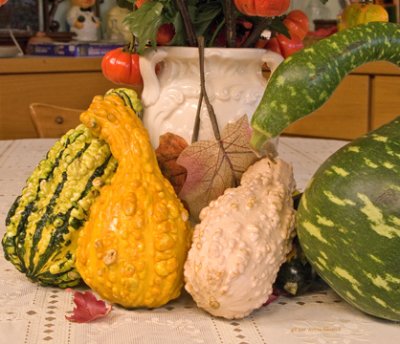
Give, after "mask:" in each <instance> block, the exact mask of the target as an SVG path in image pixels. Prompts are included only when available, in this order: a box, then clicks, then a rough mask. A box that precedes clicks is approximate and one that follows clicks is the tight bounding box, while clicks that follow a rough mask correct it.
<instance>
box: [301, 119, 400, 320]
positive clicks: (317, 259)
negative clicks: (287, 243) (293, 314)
mask: <svg viewBox="0 0 400 344" xmlns="http://www.w3.org/2000/svg"><path fill="white" fill-rule="evenodd" d="M297 233H298V236H299V241H300V243H301V245H302V247H303V250H304V252H305V254H306V257H307V258H308V260H309V261H310V262H311V263H312V264H313V266H314V267H315V269H316V271H317V272H318V274H319V275H320V276H321V277H322V278H323V279H324V280H325V281H326V282H327V283H328V284H329V285H330V286H331V287H332V288H333V289H334V290H335V291H336V292H337V293H338V294H339V295H340V296H341V297H342V298H344V299H345V300H346V301H348V302H349V303H350V304H352V305H354V306H355V307H357V308H359V309H361V310H362V311H364V312H366V313H369V314H371V315H374V316H377V317H381V318H385V319H389V320H394V321H400V117H399V118H397V119H396V120H394V121H392V122H390V123H389V124H387V125H385V126H383V127H381V128H379V129H377V130H375V131H373V132H371V133H369V134H367V135H365V136H363V137H361V138H359V139H357V140H354V141H353V142H351V143H350V144H348V145H347V146H345V147H343V148H342V149H340V150H339V151H337V152H336V153H335V154H333V155H332V156H331V157H330V158H329V159H328V160H327V161H325V162H324V164H323V165H322V166H321V167H320V168H319V169H318V171H317V172H316V173H315V175H314V176H313V178H312V180H311V182H310V184H309V185H308V186H307V188H306V190H305V191H304V194H303V196H302V198H301V201H300V205H299V208H298V211H297Z"/></svg>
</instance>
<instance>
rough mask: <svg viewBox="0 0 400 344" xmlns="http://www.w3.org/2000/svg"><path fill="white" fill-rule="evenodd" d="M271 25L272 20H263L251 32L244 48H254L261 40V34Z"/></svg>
mask: <svg viewBox="0 0 400 344" xmlns="http://www.w3.org/2000/svg"><path fill="white" fill-rule="evenodd" d="M270 24H271V19H269V18H261V19H260V20H259V21H258V22H257V23H256V25H255V26H254V27H253V30H251V33H250V35H249V37H247V39H246V41H245V42H244V43H243V45H242V47H243V48H249V47H253V46H254V44H255V43H256V42H257V40H258V39H259V38H260V36H261V33H262V32H263V31H264V30H265V29H266V28H267V27H268V26H269V25H270Z"/></svg>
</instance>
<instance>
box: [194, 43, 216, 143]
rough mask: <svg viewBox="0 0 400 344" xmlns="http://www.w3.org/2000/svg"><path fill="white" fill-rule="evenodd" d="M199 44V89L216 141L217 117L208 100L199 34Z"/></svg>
mask: <svg viewBox="0 0 400 344" xmlns="http://www.w3.org/2000/svg"><path fill="white" fill-rule="evenodd" d="M197 42H198V44H199V64H200V89H201V93H202V94H203V97H204V101H205V103H206V106H207V111H208V115H209V116H210V121H211V125H212V128H213V132H214V137H215V139H216V140H217V141H220V140H221V134H220V132H219V128H218V122H217V117H216V116H215V112H214V108H213V106H212V104H211V102H210V99H209V98H208V95H207V90H206V81H205V72H204V37H203V36H200V37H199V38H198V39H197Z"/></svg>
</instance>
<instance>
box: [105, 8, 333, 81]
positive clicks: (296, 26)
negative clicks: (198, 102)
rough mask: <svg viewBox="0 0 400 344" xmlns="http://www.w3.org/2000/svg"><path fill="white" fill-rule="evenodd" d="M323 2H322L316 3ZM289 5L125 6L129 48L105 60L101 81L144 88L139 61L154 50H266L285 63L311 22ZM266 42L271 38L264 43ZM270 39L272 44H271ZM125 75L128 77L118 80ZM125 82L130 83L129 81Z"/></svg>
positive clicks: (300, 44) (119, 50)
mask: <svg viewBox="0 0 400 344" xmlns="http://www.w3.org/2000/svg"><path fill="white" fill-rule="evenodd" d="M316 1H322V2H326V1H324V0H316ZM290 3H291V2H290V0H285V1H281V0H267V1H265V0H263V1H261V0H252V1H248V0H235V1H231V0H206V1H199V0H197V1H196V0H190V1H182V0H178V1H175V0H159V1H153V0H140V1H138V0H136V1H135V0H124V3H123V2H122V1H120V2H119V4H120V5H121V6H124V7H128V8H130V9H131V10H132V11H131V13H130V14H128V15H127V17H126V18H125V21H124V22H125V23H126V25H127V26H128V27H129V29H130V31H131V33H132V40H131V42H130V44H129V45H128V46H127V47H125V48H123V49H122V50H121V49H117V50H116V51H111V52H109V53H108V54H106V55H105V57H104V59H103V63H102V69H103V73H104V75H105V77H106V78H107V79H109V80H111V81H113V82H114V83H116V84H125V85H130V86H133V87H140V86H141V85H142V83H141V78H140V68H139V62H138V59H139V56H140V55H142V54H143V53H144V51H145V50H146V49H148V48H156V47H157V46H164V45H169V46H197V37H199V36H203V37H204V39H205V46H206V47H235V48H250V47H258V48H267V49H271V50H273V51H276V52H278V53H279V54H281V55H282V56H284V57H287V56H289V55H291V54H293V53H294V52H295V51H298V50H300V49H302V48H303V47H304V45H303V40H304V37H305V35H306V34H307V32H308V30H309V20H308V17H307V16H306V14H305V13H304V12H302V11H300V10H293V11H289V12H288V9H289V6H290ZM263 32H264V36H265V35H267V36H271V37H268V39H266V38H262V37H264V36H263V35H262V33H263ZM269 38H271V39H269ZM123 68H124V69H125V74H126V77H122V76H121V72H122V69H123ZM128 76H129V77H128Z"/></svg>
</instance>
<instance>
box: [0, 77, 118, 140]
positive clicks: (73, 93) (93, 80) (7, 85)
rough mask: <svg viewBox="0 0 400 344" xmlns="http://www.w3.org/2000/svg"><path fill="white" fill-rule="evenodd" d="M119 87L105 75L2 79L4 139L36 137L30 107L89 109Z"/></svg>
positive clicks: (0, 97)
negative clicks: (93, 102) (47, 104)
mask: <svg viewBox="0 0 400 344" xmlns="http://www.w3.org/2000/svg"><path fill="white" fill-rule="evenodd" d="M112 87H115V85H114V84H112V83H111V82H109V81H108V80H106V79H105V78H104V77H103V75H102V74H101V72H79V73H43V74H14V75H1V76H0V109H1V111H0V139H2V140H5V139H15V138H30V137H36V136H37V135H36V131H35V129H34V127H33V123H32V121H31V118H30V114H29V104H30V103H33V102H40V103H49V104H53V105H59V106H64V107H70V108H75V109H86V108H87V107H88V106H89V104H90V102H91V101H92V98H93V97H94V96H95V95H98V94H104V92H105V91H107V90H108V89H110V88H112Z"/></svg>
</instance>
